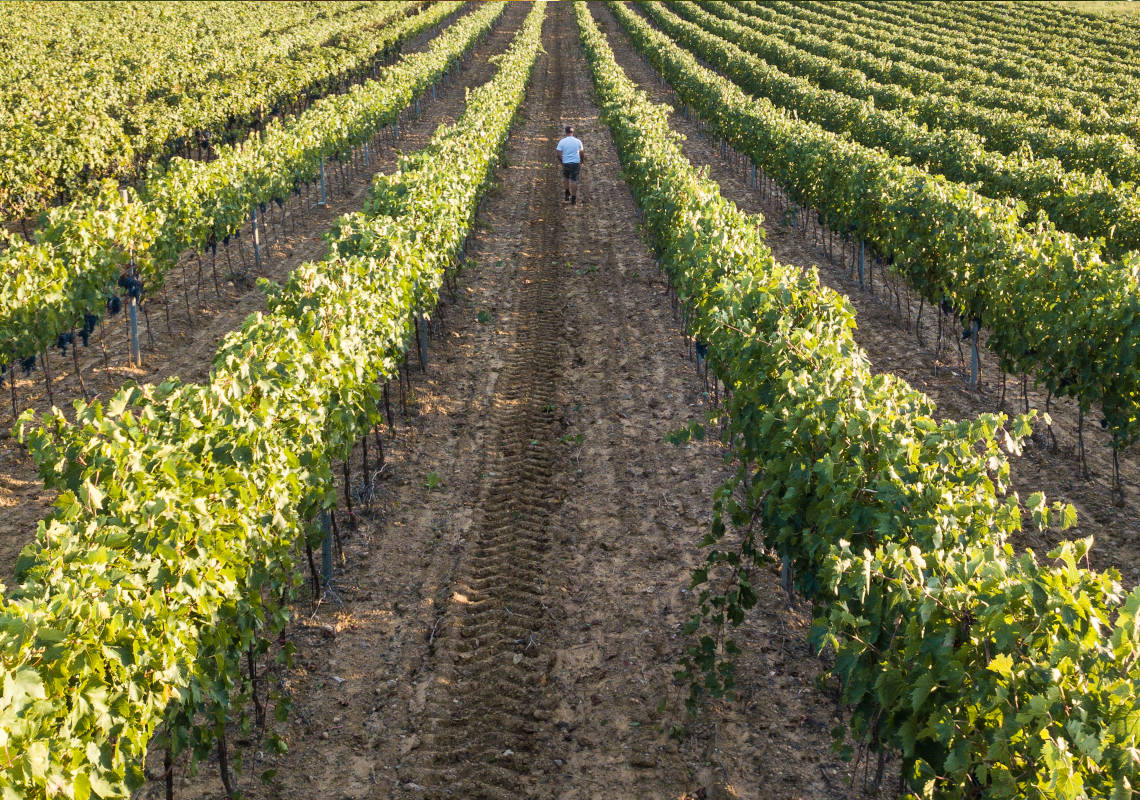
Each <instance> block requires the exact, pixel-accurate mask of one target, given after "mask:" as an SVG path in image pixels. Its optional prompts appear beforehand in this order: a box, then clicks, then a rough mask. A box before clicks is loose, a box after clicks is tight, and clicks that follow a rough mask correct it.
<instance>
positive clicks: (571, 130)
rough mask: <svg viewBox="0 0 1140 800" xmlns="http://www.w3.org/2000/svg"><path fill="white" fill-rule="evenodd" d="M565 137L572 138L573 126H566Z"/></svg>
mask: <svg viewBox="0 0 1140 800" xmlns="http://www.w3.org/2000/svg"><path fill="white" fill-rule="evenodd" d="M566 135H567V136H573V135H574V126H573V125H567V126H566Z"/></svg>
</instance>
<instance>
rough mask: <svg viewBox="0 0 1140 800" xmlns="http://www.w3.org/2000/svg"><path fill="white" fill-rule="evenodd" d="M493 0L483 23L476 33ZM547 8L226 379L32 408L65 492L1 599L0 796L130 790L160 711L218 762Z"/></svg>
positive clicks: (430, 303)
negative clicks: (248, 667) (304, 553)
mask: <svg viewBox="0 0 1140 800" xmlns="http://www.w3.org/2000/svg"><path fill="white" fill-rule="evenodd" d="M489 8H490V11H487V12H483V11H479V12H476V13H475V14H473V15H470V16H469V17H466V18H465V19H466V20H469V21H470V22H469V24H468V26H467V27H466V28H464V29H463V30H465V31H466V33H467V35H468V36H470V37H471V38H472V39H474V37H475V36H476V35H477V34H478V33H479V31H480V30H482V29H483V28H482V27H481V26H482V23H483V22H484V21H485V20H486V19H487V17H486V16H485V15H486V14H496V13H499V12H500V11H501V8H494V7H489ZM544 13H545V5H544V4H541V3H540V4H537V5H535V7H534V9H533V10H532V11H531V13H530V14H529V15H528V17H527V20H526V22H525V23H524V26H523V28H522V29H521V31H520V32H519V34H518V35H517V36H516V38H515V41H514V42H513V43H512V45H511V46H510V48H509V50H508V52H507V54H506V55H505V56H504V57H503V58H502V60H501V62H500V69H499V72H498V74H497V76H496V77H495V78H494V79H493V80H492V81H491V82H489V83H487V84H485V85H483V86H481V87H479V88H478V89H475V90H473V91H471V92H470V94H469V96H468V107H467V109H466V111H465V112H464V114H463V116H462V117H461V118H460V119H459V120H458V121H457V122H456V123H455V124H454V125H450V126H445V127H442V128H440V129H439V130H438V131H437V132H436V134H435V136H434V137H433V139H432V141H431V143H430V144H429V146H428V157H425V158H423V159H418V160H411V161H409V162H408V163H407V164H405V165H404V169H401V170H400V171H399V172H398V173H396V174H393V175H389V176H382V177H381V178H379V179H378V180H377V183H376V187H375V188H376V191H375V192H374V196H373V198H372V201H371V202H370V203H369V207H368V210H367V211H366V212H365V213H363V214H351V215H348V216H347V217H345V218H342V219H341V220H340V224H339V225H338V234H337V236H336V237H335V238H334V240H333V242H332V247H331V252H330V254H329V255H328V257H327V258H326V259H325V260H323V261H319V262H313V263H308V264H304V265H302V266H300V267H298V268H297V269H296V270H295V271H294V272H293V273H292V275H291V276H290V277H289V280H288V282H287V283H286V284H285V285H284V286H270V285H268V284H266V285H265V286H266V288H267V289H268V290H269V292H268V293H269V302H268V311H267V312H266V313H264V314H256V315H253V316H251V317H250V318H249V319H247V320H246V323H245V325H244V326H243V328H242V329H241V330H240V331H236V332H234V333H232V334H230V335H229V336H227V337H226V339H225V340H224V341H223V342H222V344H221V346H220V348H219V350H218V354H217V357H216V359H215V362H214V368H213V372H212V373H211V376H210V380H209V382H208V383H206V384H183V383H180V382H178V381H176V380H171V381H167V382H165V383H163V384H160V385H158V386H151V385H147V386H137V387H129V388H126V389H124V390H122V391H120V392H119V393H117V394H116V395H115V396H114V397H112V398H110V399H109V400H108V401H107V402H106V404H105V405H104V404H101V403H96V404H93V405H90V406H88V405H84V404H82V403H79V404H77V407H76V412H75V421H74V422H73V423H69V422H68V421H67V420H66V419H65V417H64V416H63V415H62V414H61V413H60V412H58V411H56V412H54V413H53V414H51V415H50V416H49V417H48V418H47V419H46V420H45V422H44V423H43V424H42V425H41V426H37V425H36V424H35V423H34V421H33V419H32V417H31V416H30V415H25V417H24V418H23V419H22V420H21V424H20V436H21V438H22V440H23V441H24V442H26V443H27V444H28V446H29V448H30V449H31V451H32V454H33V456H34V458H35V460H36V463H37V465H38V466H39V469H40V474H41V475H42V476H43V478H44V481H45V483H46V484H47V485H49V486H51V487H53V488H55V489H57V490H59V492H60V498H59V501H58V502H57V504H56V509H55V511H54V513H53V514H52V516H51V517H50V518H49V519H48V520H47V521H46V522H44V523H42V524H41V526H40V530H39V533H38V535H37V539H36V541H35V543H34V544H32V545H30V546H29V547H28V548H27V549H26V550H25V552H24V554H23V555H22V558H21V562H20V565H19V571H20V579H21V584H20V585H19V586H18V587H17V588H16V589H15V591H14V592H13V593H12V595H11V596H10V597H9V598H7V599H6V600H5V601H4V603H3V606H2V610H0V687H2V692H3V693H2V694H0V754H2V756H3V760H4V764H5V768H4V769H3V771H0V793H2V796H3V797H5V798H8V797H20V798H28V799H29V800H34V798H48V797H53V798H54V797H59V798H64V797H66V798H74V797H87V796H94V795H93V794H92V793H94V794H97V795H98V796H100V797H106V798H110V797H127V796H129V795H130V793H131V791H132V790H133V789H135V788H137V787H138V786H139V785H140V784H141V783H142V781H143V772H142V758H143V755H144V754H145V751H146V747H147V743H148V742H149V741H150V739H151V737H152V735H153V734H154V732H155V730H156V728H157V727H158V726H159V725H160V723H165V731H166V735H167V736H169V738H170V740H171V744H172V747H173V749H174V750H175V752H178V751H183V750H186V749H191V750H192V751H193V753H194V754H195V756H196V757H199V758H200V757H202V756H203V755H205V754H206V753H207V752H208V751H209V749H210V748H211V747H212V745H213V744H214V742H215V740H216V737H217V736H218V735H219V734H220V733H221V732H222V731H223V730H224V729H225V726H226V724H227V722H228V721H229V720H230V719H232V718H234V716H235V715H236V714H237V712H238V710H239V709H240V708H241V707H242V705H243V704H244V702H245V700H246V698H247V696H248V688H247V687H246V686H244V685H243V677H242V672H241V666H242V662H243V657H244V656H245V655H246V653H247V652H248V651H249V649H250V648H253V650H254V651H255V652H260V653H264V652H265V651H266V650H265V649H266V648H267V647H268V642H269V641H272V640H273V638H274V637H275V636H276V634H277V633H278V632H279V631H281V630H282V629H283V627H284V625H285V622H286V621H287V619H288V616H289V607H288V603H289V600H290V599H291V598H292V596H293V595H294V592H295V590H296V588H297V586H298V584H299V580H300V579H299V577H298V573H297V571H296V570H295V569H294V567H295V566H296V563H297V555H298V547H299V545H302V544H303V543H304V541H305V540H309V541H312V539H313V538H315V536H319V535H320V531H318V530H315V529H316V527H317V526H315V525H312V524H311V523H310V520H312V519H313V518H314V516H315V515H316V514H317V513H318V512H319V511H321V510H322V509H327V508H329V507H331V506H332V505H333V503H335V498H336V484H335V478H334V475H333V470H332V464H333V463H334V461H336V460H342V459H344V458H345V457H347V456H348V455H349V454H350V452H351V448H352V445H353V442H354V441H356V440H357V439H358V438H359V437H360V436H362V435H364V434H365V433H366V432H367V431H368V430H369V429H370V427H371V425H372V424H373V423H375V422H376V421H378V420H379V419H380V417H381V413H382V412H381V410H380V408H378V403H379V402H380V400H381V398H382V393H381V388H380V381H383V380H386V379H388V378H390V377H392V376H393V375H394V374H395V370H396V368H397V364H398V363H399V362H400V360H401V359H402V358H403V357H404V354H405V352H406V351H407V348H408V346H409V344H410V343H411V342H412V336H413V320H414V319H415V317H416V315H417V314H421V315H422V314H424V313H427V312H428V311H430V310H431V309H432V308H434V306H435V304H436V301H437V299H438V292H439V287H440V286H441V285H442V282H443V279H444V275H445V273H446V272H447V271H448V270H453V269H456V268H457V264H458V256H459V254H460V253H461V251H462V246H463V242H464V240H465V238H466V237H467V235H468V234H469V232H470V229H471V224H472V221H473V219H474V216H475V209H476V208H477V205H478V201H479V198H480V197H481V196H482V195H483V194H484V193H485V191H486V190H487V189H488V187H489V186H490V184H491V182H492V180H493V177H494V171H495V169H496V167H497V166H498V163H499V159H500V156H501V153H502V151H503V148H504V146H505V143H506V140H507V136H508V134H509V132H510V128H511V124H512V122H513V120H514V116H515V113H516V111H517V110H518V107H519V105H520V104H521V102H522V100H523V97H524V96H525V90H526V85H527V83H528V80H529V76H530V71H531V67H532V66H533V64H534V61H535V58H536V56H537V52H538V49H539V44H540V34H541V28H542V21H543V16H544ZM444 36H447V35H446V34H445V35H444ZM444 41H445V42H449V43H450V44H452V45H459V44H461V43H460V42H456V41H454V40H448V39H445V40H444ZM462 49H463V48H462V47H460V51H461V50H462ZM397 185H398V186H400V187H401V189H402V191H400V192H398V193H395V194H398V196H399V201H398V202H395V203H394V202H391V201H390V198H391V197H392V196H393V193H392V192H390V191H389V190H390V189H392V188H393V187H395V186H397ZM284 655H285V656H286V657H287V656H288V648H286V652H285V653H284ZM275 711H276V713H277V714H278V718H281V716H283V715H284V713H285V712H286V711H287V706H283V705H282V704H281V703H278V704H277V707H276V709H275ZM203 720H205V724H202V722H203ZM281 744H283V743H277V744H276V745H275V746H277V747H278V748H279V746H280V745H281Z"/></svg>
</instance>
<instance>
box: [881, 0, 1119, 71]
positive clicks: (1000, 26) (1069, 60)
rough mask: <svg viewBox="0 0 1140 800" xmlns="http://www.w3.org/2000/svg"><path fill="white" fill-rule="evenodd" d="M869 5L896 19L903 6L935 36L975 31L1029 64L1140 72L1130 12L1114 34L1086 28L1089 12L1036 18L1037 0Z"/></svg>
mask: <svg viewBox="0 0 1140 800" xmlns="http://www.w3.org/2000/svg"><path fill="white" fill-rule="evenodd" d="M865 5H866V6H868V7H870V8H877V9H880V10H882V11H884V12H886V13H888V14H890V16H891V17H892V18H894V19H897V18H898V14H899V13H900V12H902V13H903V14H909V15H910V16H909V17H908V18H907V23H908V25H909V27H910V28H911V29H912V30H922V31H926V32H928V33H927V36H929V37H930V38H932V39H933V38H936V37H938V36H940V35H946V36H955V37H969V39H970V40H971V45H974V44H975V42H976V43H978V44H981V45H982V46H983V47H984V48H985V49H986V50H987V51H988V52H990V53H992V54H993V55H994V56H995V57H997V58H1002V57H1003V56H1006V55H1007V54H1009V53H1010V52H1013V53H1015V54H1016V55H1017V56H1019V57H1021V58H1022V59H1024V63H1025V64H1026V65H1027V66H1033V67H1037V68H1040V67H1042V66H1044V67H1045V68H1047V69H1049V68H1051V69H1052V70H1053V71H1055V72H1065V71H1069V70H1072V71H1074V72H1076V71H1079V70H1081V69H1088V68H1091V69H1092V70H1094V71H1110V72H1112V73H1115V74H1114V75H1113V77H1117V76H1131V77H1132V78H1133V79H1135V78H1136V77H1140V67H1138V66H1137V64H1136V53H1135V51H1134V50H1133V49H1132V48H1131V47H1130V46H1129V45H1128V43H1127V42H1128V39H1127V38H1126V37H1127V33H1126V30H1125V25H1126V24H1127V19H1126V18H1124V17H1121V18H1120V19H1119V20H1118V26H1117V28H1116V30H1115V31H1114V32H1113V33H1114V35H1113V36H1111V37H1110V38H1107V39H1106V38H1103V37H1099V36H1089V35H1088V33H1087V31H1086V29H1085V28H1086V23H1087V22H1089V21H1090V20H1089V18H1088V17H1083V18H1081V17H1073V16H1070V17H1069V20H1068V24H1065V25H1059V24H1058V22H1045V23H1042V22H1041V21H1040V20H1037V21H1034V19H1033V18H1034V16H1035V14H1034V12H1035V10H1036V8H1035V6H1032V5H1031V6H1028V7H1026V8H1025V9H1022V8H1021V7H1020V6H1016V5H1014V6H1005V7H1004V8H1002V7H1000V6H997V5H996V4H995V5H986V6H982V7H980V8H978V9H977V11H976V12H975V13H974V14H972V15H971V14H962V13H960V12H959V11H958V10H956V9H953V8H948V7H945V6H943V7H942V8H937V7H932V6H929V5H926V4H918V3H905V2H904V3H899V4H891V5H887V4H882V3H866V4H865ZM1025 11H1028V12H1029V13H1028V14H1026V13H1024V12H1025ZM1050 52H1052V53H1054V54H1055V56H1054V59H1053V60H1050V59H1049V58H1048V57H1047V56H1046V55H1045V54H1046V53H1050Z"/></svg>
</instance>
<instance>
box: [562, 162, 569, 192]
mask: <svg viewBox="0 0 1140 800" xmlns="http://www.w3.org/2000/svg"><path fill="white" fill-rule="evenodd" d="M562 188H563V189H565V190H566V199H567V200H569V199H570V173H569V172H567V171H566V167H565V166H563V167H562Z"/></svg>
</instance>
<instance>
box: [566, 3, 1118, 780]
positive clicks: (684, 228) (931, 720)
mask: <svg viewBox="0 0 1140 800" xmlns="http://www.w3.org/2000/svg"><path fill="white" fill-rule="evenodd" d="M575 7H576V12H577V16H578V22H579V26H580V29H581V36H582V42H583V46H584V49H585V51H586V56H587V61H588V62H589V66H590V70H591V74H592V77H593V82H594V86H595V90H596V94H597V97H598V101H599V104H600V106H601V108H602V117H603V120H604V121H605V122H606V124H607V125H608V126H609V127H610V130H611V131H612V132H613V136H614V140H615V142H616V144H617V148H618V152H619V155H620V157H621V160H622V164H623V169H624V172H625V175H626V176H627V180H628V181H629V183H630V186H631V188H632V190H633V192H634V195H635V196H636V198H637V200H638V203H639V204H640V206H641V208H642V209H643V210H644V212H645V225H646V232H647V237H648V239H649V241H650V243H651V245H652V246H653V248H654V249H655V250H656V253H657V255H658V257H659V259H660V262H661V264H662V266H663V268H664V269H665V270H666V271H667V272H668V274H669V277H670V279H671V281H672V284H673V286H674V288H675V291H676V293H677V295H678V299H679V300H680V302H681V304H682V306H683V307H684V308H685V309H686V323H687V329H688V332H689V333H691V334H692V335H693V336H694V337H696V339H697V341H698V342H703V343H704V344H705V345H706V346H707V353H708V356H707V357H708V363H709V365H710V368H711V369H712V370H713V371H714V372H715V373H716V374H717V375H718V376H719V378H720V380H722V381H723V382H724V384H725V387H726V389H727V394H726V400H725V406H724V408H723V409H722V410H721V411H720V412H719V414H718V415H717V417H718V419H717V420H716V421H719V422H721V423H722V424H723V425H724V426H725V428H724V437H723V441H724V442H725V444H726V445H727V446H729V447H730V448H732V450H733V453H734V455H735V456H736V458H737V460H738V464H739V467H738V469H737V470H736V472H735V474H734V476H733V477H732V478H731V479H730V480H729V481H728V482H727V483H726V485H725V486H724V487H722V488H721V490H719V491H718V492H717V495H716V501H715V508H714V511H715V513H714V522H713V525H712V529H711V531H710V532H709V534H708V535H707V536H706V537H705V539H704V541H703V545H704V546H706V547H710V548H712V549H711V550H710V551H709V555H708V558H707V562H706V564H705V565H704V566H703V567H702V568H701V569H699V570H697V571H696V573H695V574H694V578H693V580H694V588H697V589H698V590H699V593H698V601H699V604H700V611H699V613H698V614H697V616H696V617H695V618H694V620H693V621H692V622H691V624H690V628H689V629H690V630H691V631H700V632H701V633H702V634H703V635H702V636H701V637H700V638H699V641H698V643H697V644H695V645H694V646H693V647H692V648H691V650H690V651H689V654H688V656H687V664H686V670H687V673H688V677H690V678H692V679H693V681H694V683H693V692H694V700H696V699H699V695H700V693H701V687H704V688H705V690H709V691H712V692H713V693H714V694H725V693H730V692H732V691H733V689H734V684H733V670H732V665H731V663H730V661H731V655H732V654H733V653H736V652H739V650H738V645H736V644H735V643H734V642H733V641H731V639H730V641H729V642H728V643H727V644H726V646H725V648H724V650H723V651H720V650H718V647H717V645H716V637H717V635H718V634H717V629H719V628H721V627H723V626H725V625H726V623H731V624H733V625H736V624H740V622H742V621H743V619H744V618H745V615H746V613H747V611H748V609H750V608H752V607H753V606H754V605H755V603H756V601H757V596H756V587H755V586H754V584H753V575H755V574H756V572H758V571H763V570H766V569H767V568H768V563H769V559H770V558H771V556H770V555H769V554H770V553H771V552H772V551H775V553H776V554H777V555H778V556H779V557H780V558H782V559H783V560H784V562H785V565H786V568H790V569H791V573H792V574H793V575H794V580H795V585H796V587H797V588H798V589H799V590H800V591H801V592H802V593H803V594H804V595H806V596H807V597H808V598H809V599H810V600H812V602H813V607H814V608H815V609H816V618H815V626H814V628H813V635H812V641H813V644H814V645H815V646H817V647H826V648H828V649H830V650H832V651H834V654H835V666H834V669H833V672H834V674H835V675H837V676H838V677H839V678H840V679H841V682H842V685H843V692H844V698H845V699H846V701H847V702H848V703H849V704H850V706H851V708H852V715H851V718H850V727H851V730H852V732H853V734H854V735H855V736H856V737H860V738H865V739H867V740H868V741H869V743H870V744H871V746H872V747H874V748H875V749H891V750H896V751H898V752H900V753H901V754H902V759H903V777H904V779H905V780H906V781H907V783H908V785H909V786H910V787H911V789H912V790H913V791H914V792H915V793H916V794H917V795H919V796H922V797H926V798H934V797H938V798H966V797H979V796H985V797H989V798H994V799H995V800H1013V798H1032V799H1040V800H1044V798H1050V799H1051V800H1052V799H1054V798H1074V799H1075V798H1078V797H1087V796H1095V797H1112V798H1125V797H1129V796H1131V787H1132V786H1133V785H1135V781H1136V779H1137V775H1136V773H1137V766H1136V764H1135V761H1134V759H1133V757H1132V753H1133V752H1135V748H1136V747H1137V746H1138V745H1140V727H1138V726H1137V725H1136V724H1135V723H1136V721H1137V720H1138V719H1140V712H1137V711H1136V709H1135V706H1134V697H1135V690H1136V688H1137V686H1138V683H1140V616H1138V611H1140V591H1137V592H1133V593H1132V594H1131V595H1126V594H1125V593H1124V591H1123V590H1122V588H1121V585H1120V581H1119V576H1118V575H1117V574H1116V573H1115V572H1114V571H1109V572H1106V573H1097V572H1092V571H1089V570H1086V569H1081V568H1080V567H1079V566H1078V565H1077V562H1078V560H1079V559H1080V558H1081V557H1082V556H1083V555H1084V553H1085V552H1086V550H1087V548H1088V546H1089V542H1088V541H1080V542H1066V543H1064V544H1062V545H1061V546H1059V547H1058V548H1057V550H1055V551H1054V552H1053V553H1050V555H1049V559H1050V560H1049V562H1047V563H1044V564H1043V563H1040V562H1038V560H1037V559H1036V557H1035V556H1034V555H1033V554H1032V553H1025V554H1023V555H1020V556H1017V555H1015V554H1014V551H1013V549H1012V547H1011V546H1010V545H1009V544H1008V543H1007V537H1008V535H1009V534H1010V533H1011V532H1013V531H1015V530H1017V529H1019V528H1020V527H1021V515H1022V509H1021V507H1020V504H1019V501H1018V498H1017V496H1016V495H1013V496H1008V497H1007V496H1005V493H1006V492H1007V491H1008V487H1009V465H1008V462H1007V461H1006V458H1005V455H1004V453H1003V452H1002V450H1003V448H1005V449H1008V450H1014V451H1016V449H1017V447H1018V441H1019V439H1020V438H1021V437H1022V436H1024V435H1026V433H1027V432H1028V429H1029V421H1028V419H1027V418H1026V417H1021V418H1018V419H1017V420H1015V421H1014V423H1013V425H1012V426H1011V429H1012V430H1007V429H1006V428H1005V427H1004V425H1005V418H1004V417H1003V416H1000V415H992V414H988V415H983V416H981V417H979V418H978V419H976V420H969V421H962V422H943V423H939V422H937V421H936V420H935V418H934V415H935V407H934V404H933V403H932V402H931V401H930V400H929V399H928V398H927V397H925V396H924V395H922V394H920V393H918V392H916V391H915V390H914V389H912V388H911V387H910V386H909V385H907V384H906V382H905V381H902V380H900V379H898V378H895V377H893V376H890V375H875V374H874V373H873V372H872V370H871V368H870V365H869V364H868V361H867V358H866V355H865V354H864V353H863V352H862V351H861V350H860V349H859V347H858V346H857V344H856V343H855V341H854V339H853V337H852V330H853V328H854V327H855V320H854V315H853V312H852V310H851V308H850V306H849V304H848V303H847V301H846V300H845V299H844V298H843V297H841V296H840V295H837V294H836V293H834V292H832V291H830V290H828V289H826V288H824V287H822V286H821V285H820V284H819V280H818V276H817V275H816V274H815V273H814V272H813V271H804V270H801V269H799V268H798V267H790V266H787V265H783V264H779V263H777V262H776V261H775V259H774V258H773V256H772V253H771V251H770V250H769V249H768V247H767V246H766V245H765V243H764V235H763V232H762V231H761V230H760V229H759V226H758V224H757V222H758V220H757V219H756V218H755V217H750V216H748V215H745V214H743V213H741V212H740V211H739V210H738V209H737V208H736V207H735V206H734V205H733V204H732V203H730V202H728V201H727V200H725V199H724V198H723V197H722V196H721V195H720V193H719V190H718V187H717V185H716V184H715V183H713V182H712V181H710V180H708V179H707V178H706V177H704V174H703V173H702V172H701V171H700V170H698V169H695V168H694V167H693V166H692V165H691V164H690V163H689V162H688V161H687V160H686V159H685V157H684V155H683V153H682V150H681V146H680V137H679V136H678V135H677V134H676V133H675V132H674V131H672V130H671V129H670V127H669V124H668V114H669V109H668V108H667V107H665V106H660V105H655V104H653V103H651V102H649V101H648V99H647V98H646V96H645V94H644V93H643V92H640V91H638V90H637V89H636V87H635V86H634V85H633V83H632V82H631V81H629V79H628V78H627V77H626V76H625V75H624V73H623V72H622V70H621V68H620V66H619V65H618V64H617V62H616V60H615V59H614V57H613V53H612V51H611V50H610V48H609V46H608V44H607V43H606V40H605V37H604V36H603V35H602V34H601V32H600V31H599V30H598V28H597V26H596V24H595V23H594V21H593V19H592V17H591V16H590V12H589V11H588V10H587V8H586V6H585V4H584V3H581V2H579V3H576V4H575ZM1026 507H1027V509H1028V510H1029V511H1030V512H1031V513H1032V515H1033V517H1034V519H1035V520H1036V522H1037V524H1039V525H1045V524H1050V523H1058V522H1059V523H1061V524H1066V525H1067V524H1071V523H1072V522H1073V516H1074V515H1073V512H1072V509H1071V508H1068V507H1061V506H1059V505H1054V506H1053V507H1052V508H1050V507H1048V506H1047V505H1046V502H1045V499H1044V498H1043V497H1042V496H1040V495H1034V496H1032V497H1030V498H1028V499H1027V502H1026ZM714 581H715V582H714ZM721 586H723V587H724V588H723V589H722V588H718V587H721Z"/></svg>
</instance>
